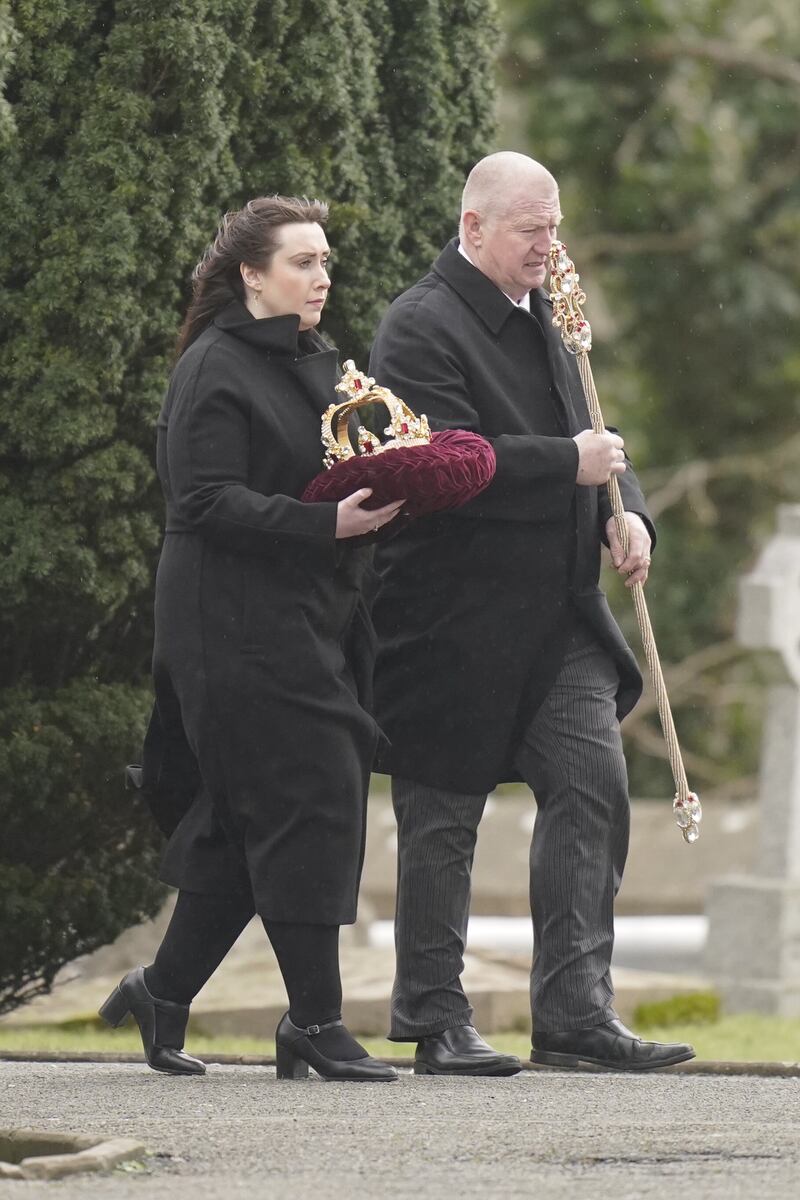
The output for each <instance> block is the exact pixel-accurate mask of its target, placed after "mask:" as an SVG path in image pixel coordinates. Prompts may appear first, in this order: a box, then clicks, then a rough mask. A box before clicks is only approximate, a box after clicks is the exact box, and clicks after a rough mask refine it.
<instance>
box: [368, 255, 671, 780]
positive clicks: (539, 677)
mask: <svg viewBox="0 0 800 1200" xmlns="http://www.w3.org/2000/svg"><path fill="white" fill-rule="evenodd" d="M370 374H371V375H374V376H375V378H376V379H377V381H378V383H380V384H382V385H383V386H385V387H389V388H391V389H392V391H394V392H395V393H396V394H397V395H398V396H400V397H402V399H403V400H405V401H407V403H408V404H410V405H411V407H412V408H413V410H414V411H415V412H417V413H421V412H424V413H426V414H427V416H428V417H429V418H430V421H431V425H432V427H433V428H436V429H442V428H447V427H458V428H462V429H470V430H472V431H474V432H476V433H481V434H483V435H484V436H485V437H487V438H489V439H490V441H491V442H492V444H493V446H494V449H495V453H496V456H497V474H496V476H495V478H494V480H493V481H492V483H491V484H490V485H489V487H488V488H487V489H486V491H484V492H483V493H481V494H480V495H479V496H477V497H476V498H475V499H474V500H472V501H470V502H469V503H468V504H466V505H465V506H464V507H462V508H460V509H457V510H455V511H453V512H452V513H442V514H438V515H433V516H430V517H425V518H422V519H420V520H418V521H415V522H414V523H413V524H411V525H410V526H409V527H408V528H407V529H406V530H404V531H403V532H401V533H400V534H399V535H398V536H397V537H395V538H394V539H393V540H392V541H391V542H388V543H387V544H386V545H385V546H383V547H382V548H381V549H380V550H379V553H378V556H377V559H376V562H377V563H378V565H379V566H380V568H381V570H382V573H383V583H382V587H381V590H380V593H379V596H378V600H377V602H376V605H375V608H374V620H375V627H376V629H377V632H378V637H379V653H378V660H377V665H376V674H375V713H376V716H377V718H378V720H379V722H380V724H381V728H382V729H383V730H384V731H385V733H386V735H387V737H388V738H389V741H390V742H391V750H388V751H387V752H386V753H383V754H382V755H381V757H380V758H379V769H381V770H385V771H387V772H388V773H390V774H393V775H400V776H404V777H406V778H409V779H414V780H417V781H419V782H422V783H428V784H431V785H433V786H437V787H443V788H448V789H453V790H456V791H460V792H472V793H476V794H478V793H482V792H486V791H490V790H491V789H492V788H493V787H494V786H495V785H496V784H497V783H499V782H502V781H504V780H512V779H518V778H519V775H518V774H517V772H516V770H515V767H514V765H513V764H514V753H515V750H516V748H517V747H518V745H519V741H520V738H521V735H522V732H523V731H524V728H525V726H526V724H527V723H528V722H529V721H530V719H531V717H532V716H533V714H534V712H535V711H536V708H537V706H538V705H539V704H540V702H541V700H542V699H543V698H544V696H545V695H546V694H547V692H548V690H549V688H550V687H551V685H552V683H553V681H554V678H555V675H556V673H557V670H558V667H559V664H560V662H561V658H562V655H563V648H564V642H565V635H566V630H567V627H568V624H569V622H570V621H571V620H574V619H575V618H574V614H575V613H576V612H577V613H578V614H579V619H582V620H583V621H584V622H586V623H588V624H589V625H590V626H591V628H592V629H593V631H594V633H595V636H596V637H597V639H598V640H599V641H600V643H601V644H602V645H603V646H604V647H605V648H606V649H607V650H608V651H609V652H610V653H611V655H612V657H613V659H614V661H615V663H616V665H617V669H618V671H619V678H620V686H619V692H618V695H617V710H618V713H619V715H620V716H623V715H624V714H625V713H626V712H628V711H629V710H630V709H631V708H632V707H633V705H634V704H635V703H636V700H637V699H638V696H639V694H640V691H641V675H640V673H639V670H638V667H637V665H636V660H635V659H634V657H633V654H632V653H631V651H630V649H629V648H628V646H627V645H626V643H625V640H624V638H623V636H622V633H621V632H620V630H619V627H618V625H617V623H616V621H615V620H614V618H613V617H612V615H611V612H610V610H609V607H608V604H607V602H606V598H605V596H604V595H603V593H602V591H601V590H600V588H599V586H598V577H599V571H600V547H601V538H602V537H603V536H604V527H605V522H606V521H607V520H608V518H609V517H610V515H611V509H610V504H609V500H608V495H607V491H606V489H605V488H604V487H603V488H595V487H578V486H577V485H576V482H575V476H576V473H577V464H578V451H577V447H576V445H575V442H574V441H573V437H574V435H575V434H576V433H577V432H578V431H579V430H581V429H588V428H590V427H591V422H590V420H589V414H588V412H587V409H586V401H585V399H584V395H583V389H582V386H581V381H580V376H579V374H578V370H577V365H576V362H575V359H574V358H573V357H572V356H571V355H569V354H568V353H567V352H566V351H565V350H564V348H563V345H562V343H561V338H560V336H559V334H558V332H557V331H556V330H555V329H554V328H553V326H552V308H551V306H550V304H549V299H548V297H547V295H546V293H544V292H543V291H538V292H532V293H531V312H530V313H528V312H525V311H524V310H523V309H521V308H518V307H516V306H515V305H514V304H512V302H511V301H510V300H509V299H508V298H507V297H506V296H504V295H503V293H502V292H501V291H500V290H499V289H498V288H497V287H495V285H494V284H493V283H492V282H491V281H490V280H489V279H488V278H487V277H486V276H485V275H483V274H482V273H481V272H480V271H479V270H477V268H476V267H474V266H473V265H472V264H471V263H470V262H468V261H467V260H466V259H465V258H464V257H463V256H462V255H460V254H459V252H458V244H457V242H451V243H450V244H449V245H448V246H447V247H446V248H445V249H444V250H443V252H442V254H441V255H440V256H439V258H438V259H437V261H436V263H435V265H434V267H433V270H432V271H431V272H430V274H429V275H427V276H426V277H425V278H424V279H422V280H420V282H419V283H417V284H415V285H414V286H413V287H412V288H410V289H409V290H408V291H407V292H405V293H403V295H402V296H400V297H399V298H398V299H397V300H395V302H394V304H393V305H392V306H391V308H390V309H389V311H388V312H387V314H386V315H385V317H384V318H383V321H382V322H381V325H380V328H379V330H378V333H377V337H376V340H375V345H374V347H373V353H372V357H371V359H370ZM620 487H621V490H622V496H623V501H624V503H625V507H626V508H627V509H629V510H632V511H634V512H638V513H639V514H641V515H642V516H643V517H644V519H645V520H646V521H647V522H648V524H649V518H648V517H647V509H646V506H645V502H644V497H643V496H642V493H641V491H640V489H639V485H638V483H637V481H636V477H635V476H634V474H633V471H632V470H630V469H629V470H627V471H626V472H625V474H624V475H622V476H620ZM651 533H652V535H653V537H655V533H654V531H653V530H652V527H651Z"/></svg>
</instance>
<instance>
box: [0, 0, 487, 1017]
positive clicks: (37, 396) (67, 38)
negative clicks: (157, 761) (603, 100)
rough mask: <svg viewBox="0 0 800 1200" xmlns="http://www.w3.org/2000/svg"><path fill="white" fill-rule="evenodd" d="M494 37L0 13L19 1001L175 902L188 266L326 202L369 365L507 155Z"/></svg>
mask: <svg viewBox="0 0 800 1200" xmlns="http://www.w3.org/2000/svg"><path fill="white" fill-rule="evenodd" d="M492 37H493V33H492V24H491V14H490V5H489V4H488V2H487V0H470V2H469V3H467V4H460V5H457V4H454V3H448V2H445V0H403V2H400V0H397V2H395V0H392V2H389V0H371V2H370V0H317V2H315V3H312V2H311V0H269V2H266V0H191V2H190V0H174V2H173V3H170V4H163V3H157V2H156V0H122V2H120V3H116V4H111V3H108V2H107V0H105V2H103V0H71V2H70V3H69V4H64V3H63V2H62V0H12V2H11V3H10V4H9V3H5V2H4V0H0V85H1V86H2V96H3V99H2V103H0V149H1V150H2V159H1V160H0V229H2V231H3V233H2V238H1V239H0V381H1V383H2V390H0V680H1V681H2V684H0V687H1V688H2V689H4V690H0V713H2V725H1V726H0V818H2V821H3V828H4V837H3V842H2V846H3V849H2V852H0V853H1V854H2V858H0V867H2V884H0V887H2V889H3V891H2V897H1V899H2V905H3V910H2V911H3V918H4V919H3V924H4V926H5V925H6V924H7V920H6V918H8V919H9V920H11V921H12V923H14V922H16V923H17V924H18V932H19V936H16V933H15V935H14V936H13V937H8V938H6V937H5V936H4V939H3V942H2V945H1V946H0V997H5V999H2V1000H0V1004H5V1005H6V1006H13V1005H14V1004H15V1003H18V1002H19V1000H20V998H23V997H25V996H29V995H31V994H33V993H34V992H35V991H37V990H40V989H46V988H47V987H48V986H49V983H50V981H51V979H52V976H53V974H54V972H55V970H56V969H57V968H58V967H59V966H60V965H62V964H63V963H64V962H66V961H68V960H69V959H70V958H71V957H73V956H74V955H75V954H77V953H83V952H84V951H85V950H87V949H91V948H92V947H93V946H95V945H99V944H101V943H102V942H103V941H107V940H110V939H112V938H113V937H115V936H116V934H117V933H119V932H120V931H121V930H122V929H123V928H125V927H126V925H128V924H129V923H130V922H132V921H136V920H139V919H141V918H142V917H143V916H144V915H146V914H147V913H149V912H151V911H152V910H153V908H154V906H155V905H156V903H157V901H158V896H159V892H158V889H157V888H156V887H154V885H153V884H152V883H151V875H152V872H153V868H154V863H155V857H156V853H157V847H156V846H155V844H154V842H153V839H152V837H151V835H150V832H149V829H150V826H149V822H147V823H145V825H143V826H140V825H139V817H140V814H139V813H138V810H137V809H136V808H135V807H131V806H130V805H128V804H127V803H126V801H125V800H123V797H122V795H121V793H120V790H119V787H118V783H117V780H118V779H119V770H120V766H121V764H122V763H124V761H125V759H126V758H127V756H128V755H129V754H130V753H131V752H132V750H133V748H134V747H135V746H136V744H137V743H138V741H139V739H140V737H141V733H142V726H143V720H144V714H145V710H146V707H147V705H146V703H145V695H146V692H143V691H142V689H143V688H144V689H146V680H147V675H148V659H149V653H150V646H151V640H152V623H151V616H150V608H151V591H152V579H153V570H154V565H155V559H156V555H157V550H158V544H159V525H160V518H161V507H162V502H161V497H160V494H159V491H158V488H157V485H156V482H155V478H154V472H153V461H152V460H153V442H154V425H155V420H156V417H157V414H158V410H159V407H160V403H161V398H162V395H163V391H164V387H165V383H166V377H167V374H168V370H169V364H170V360H171V355H172V348H173V345H174V340H175V335H176V331H177V328H178V326H179V324H180V319H181V315H182V311H183V309H184V306H185V302H186V300H187V298H188V292H189V289H188V279H189V274H190V271H191V268H192V267H193V265H194V263H195V262H196V261H197V259H198V257H199V255H200V253H201V251H202V249H203V247H204V245H205V244H206V243H207V242H208V241H209V239H210V237H211V236H212V234H213V231H214V229H215V226H216V223H217V220H218V218H219V216H220V214H221V213H222V212H224V211H225V210H226V209H229V208H233V207H237V206H239V205H240V204H241V203H242V202H243V201H245V200H246V199H248V198H249V197H251V196H253V195H257V194H261V193H264V192H276V191H277V192H286V193H290V194H291V193H300V194H303V193H305V194H307V195H318V196H320V197H323V198H325V199H327V200H329V201H331V202H332V206H333V207H332V220H331V226H330V231H329V232H330V238H331V242H332V245H333V247H334V251H335V255H336V258H337V260H338V266H337V272H336V276H335V287H334V291H333V300H332V303H331V306H330V319H329V320H328V321H327V322H326V328H327V330H328V332H329V333H331V334H332V336H333V337H334V339H335V340H336V341H337V342H338V343H339V344H340V345H341V346H342V349H343V351H345V352H346V353H347V354H348V355H351V354H352V355H353V356H355V357H356V358H357V359H358V360H359V361H360V362H362V363H363V362H364V361H365V360H366V356H367V349H368V344H369V340H370V338H371V334H372V331H373V329H374V326H375V324H376V322H377V319H378V317H379V315H380V313H381V312H382V310H383V307H384V306H385V304H386V303H387V302H388V301H389V300H390V299H391V298H392V296H393V295H394V294H395V293H396V292H398V291H400V290H401V289H402V288H403V287H404V286H406V285H407V284H408V282H409V281H410V280H412V279H413V278H415V277H416V276H417V275H418V274H420V273H421V272H422V271H423V270H425V269H426V268H427V266H428V265H429V260H430V257H431V255H432V253H433V252H434V250H435V249H436V248H438V245H439V243H440V242H441V240H442V239H443V238H444V237H445V236H446V235H447V234H449V232H450V231H451V230H452V229H454V228H455V224H456V219H457V213H458V190H459V187H460V184H461V180H462V178H463V175H464V173H465V171H466V170H467V169H468V168H469V166H470V165H471V164H472V162H473V161H474V160H475V159H476V158H477V157H479V156H480V154H482V153H483V152H484V151H485V150H486V148H487V147H486V139H487V137H488V133H489V130H490V127H491V115H490V114H491V105H492V83H491V77H490V71H489V62H490V54H491V49H492ZM423 39H424V43H425V45H424V52H423V50H422V40H423ZM417 147H418V148H419V149H418V152H417ZM76 756H78V757H76ZM145 829H146V832H145ZM7 831H8V836H6V832H7ZM48 831H51V832H52V834H53V838H52V839H51V837H50V836H49V833H48ZM25 914H27V916H26V915H25Z"/></svg>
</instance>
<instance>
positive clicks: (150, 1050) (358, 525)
mask: <svg viewBox="0 0 800 1200" xmlns="http://www.w3.org/2000/svg"><path fill="white" fill-rule="evenodd" d="M326 217H327V207H326V206H325V205H324V204H321V203H318V202H317V201H308V200H305V199H303V200H298V199H287V198H284V197H280V196H273V197H262V198H259V199H256V200H251V201H250V203H249V204H247V205H246V206H245V207H244V208H243V209H242V210H241V211H239V212H234V213H229V214H228V215H227V216H226V217H225V219H224V221H223V223H222V225H221V227H220V229H219V232H218V234H217V237H216V239H215V241H214V243H213V244H212V245H211V246H210V247H209V248H208V250H207V251H206V253H205V254H204V256H203V258H202V260H201V262H200V263H199V265H198V266H197V268H196V269H195V272H194V275H193V281H194V299H193V302H192V305H191V307H190V309H189V312H188V314H187V317H186V320H185V323H184V325H183V328H182V330H181V335H180V341H179V346H178V350H179V355H180V357H179V360H178V363H177V365H176V367H175V370H174V373H173V375H172V379H171V381H170V386H169V390H168V393H167V398H166V401H165V403H164V407H163V409H162V412H161V416H160V418H159V424H158V442H157V463H158V474H159V478H160V480H161V484H162V487H163V489H164V494H165V497H166V507H167V520H166V534H165V538H164V547H163V551H162V555H161V561H160V563H159V567H158V576H157V581H156V609H155V623H156V636H155V649H154V657H153V664H154V680H155V690H156V706H155V711H154V718H153V722H151V727H150V730H149V731H148V737H147V741H146V744H145V762H144V774H145V780H144V782H145V787H146V789H148V790H149V791H150V792H151V803H152V804H153V805H154V806H155V808H156V812H157V816H159V819H160V822H161V824H162V827H164V828H165V829H167V830H168V831H169V830H173V831H172V834H171V837H170V840H169V842H168V845H167V849H166V852H165V856H164V861H163V864H162V876H161V877H162V879H163V880H164V882H166V883H169V884H172V885H173V886H175V887H177V888H178V889H179V893H178V897H177V901H176V905H175V910H174V914H173V916H172V919H171V922H170V925H169V928H168V929H167V932H166V935H165V937H164V940H163V942H162V944H161V946H160V948H159V950H158V952H157V954H156V957H155V960H154V962H153V963H152V964H151V965H150V966H148V967H144V968H142V967H139V968H137V969H136V970H134V971H131V972H129V974H128V975H126V976H125V978H124V979H123V980H122V982H121V983H120V985H119V987H118V988H117V989H115V991H114V992H113V993H112V995H111V996H110V997H109V998H108V1000H107V1001H106V1003H105V1004H104V1005H103V1007H102V1009H101V1015H102V1016H103V1017H104V1018H105V1019H106V1020H107V1021H108V1022H109V1023H110V1024H112V1025H118V1024H120V1023H121V1022H122V1021H123V1020H125V1019H126V1017H127V1016H128V1014H129V1013H132V1014H133V1016H134V1017H135V1019H136V1021H137V1022H138V1024H139V1028H140V1030H141V1033H142V1039H143V1042H144V1047H145V1053H146V1056H147V1061H148V1063H149V1064H150V1066H151V1067H154V1068H155V1069H156V1070H161V1071H168V1072H171V1073H175V1074H201V1073H202V1072H203V1071H204V1070H205V1067H204V1065H203V1064H202V1063H201V1062H199V1061H198V1060H197V1059H194V1058H191V1057H189V1056H188V1055H186V1054H185V1053H184V1052H183V1049H182V1047H183V1037H184V1032H185V1029H186V1022H187V1020H188V1016H189V1005H190V1003H191V1001H192V999H193V998H194V996H195V995H196V994H197V992H198V991H199V990H200V988H201V987H202V986H203V985H204V984H205V982H206V981H207V980H208V979H209V978H210V976H211V974H212V973H213V972H214V970H215V969H216V967H217V966H218V965H219V963H220V962H221V961H222V959H223V958H224V956H225V954H226V953H227V952H228V950H229V949H230V947H231V946H232V945H233V943H234V941H235V940H236V938H237V937H238V936H239V934H240V933H241V931H242V929H243V928H244V926H245V925H246V924H247V922H248V921H249V920H250V918H251V917H252V916H253V914H254V913H258V915H259V916H260V917H261V919H262V921H263V923H264V926H265V929H266V932H267V935H268V937H269V939H270V942H271V943H272V946H273V949H274V951H275V955H276V957H277V960H278V963H279V966H280V969H281V972H282V975H283V978H284V981H285V984H286V990H287V993H288V996H289V1011H288V1013H287V1014H286V1016H284V1018H283V1019H282V1020H281V1022H280V1025H279V1026H278V1030H277V1034H276V1042H277V1063H278V1077H279V1078H299V1077H301V1076H305V1075H307V1074H308V1066H309V1064H310V1065H311V1066H313V1067H314V1069H315V1070H316V1071H317V1072H319V1074H321V1075H323V1076H325V1077H326V1078H330V1079H334V1078H335V1079H372V1080H390V1079H395V1078H396V1077H397V1076H396V1073H395V1072H394V1071H393V1070H392V1069H391V1068H389V1067H386V1066H384V1065H383V1064H382V1063H379V1062H376V1061H375V1060H374V1059H372V1058H370V1057H368V1055H367V1053H366V1051H365V1050H364V1048H363V1047H362V1046H360V1045H359V1044H358V1042H356V1041H355V1040H354V1038H353V1037H352V1036H351V1035H350V1034H349V1033H348V1031H347V1030H346V1029H345V1027H344V1026H343V1025H342V1022H341V1000H342V994H341V982H340V978H339V951H338V937H339V926H340V925H342V924H349V923H352V922H353V921H354V920H355V918H356V900H357V893H358V883H359V877H360V872H361V863H362V857H363V849H364V828H365V811H366V794H367V786H368V781H369V773H370V768H371V765H372V760H373V755H374V751H375V747H376V742H377V739H378V737H379V730H378V728H377V726H376V725H375V722H374V721H373V720H372V718H371V717H370V716H369V714H368V713H367V711H366V710H365V708H364V707H363V704H362V701H363V700H364V696H365V692H366V688H367V686H368V680H369V677H370V673H371V661H370V659H371V652H372V627H371V623H370V620H369V616H368V612H367V608H366V606H365V604H364V600H363V598H362V587H363V586H364V584H365V583H366V585H367V586H369V585H370V584H371V580H372V568H371V567H370V565H369V558H370V551H369V549H368V548H366V547H365V546H364V545H363V544H354V542H353V539H356V538H359V537H361V536H362V535H364V534H367V533H370V532H372V531H374V530H377V529H379V528H380V526H381V525H383V524H385V523H386V522H388V521H390V520H391V519H392V518H393V517H394V516H395V515H396V513H397V512H398V510H399V508H400V505H401V503H402V502H398V503H395V504H390V505H387V506H386V507H385V508H380V509H375V510H372V511H367V510H365V509H364V508H363V506H362V505H363V501H364V500H366V499H367V498H368V496H369V494H370V493H369V491H368V490H366V489H362V490H361V491H359V492H356V493H355V494H354V495H352V496H350V497H348V498H347V499H346V500H343V501H341V502H340V503H339V504H335V503H330V504H303V503H301V502H300V501H299V499H298V497H299V496H300V495H301V493H302V491H303V489H304V487H305V486H306V484H307V483H308V481H309V480H310V479H311V478H312V477H313V476H314V475H316V474H317V472H318V471H319V470H320V467H321V458H322V445H321V442H320V418H321V415H322V413H323V412H324V410H325V409H326V408H327V406H328V405H329V404H330V403H331V402H332V401H335V400H336V399H337V396H336V393H335V391H334V387H335V383H336V379H337V361H336V352H335V351H334V350H331V349H329V348H328V347H327V346H326V344H325V342H323V340H322V338H321V337H320V336H319V335H318V334H317V333H316V331H315V327H316V326H317V325H318V324H319V320H320V317H321V314H322V310H323V307H324V305H325V301H326V299H327V295H328V289H329V287H330V280H329V278H328V272H327V263H328V256H329V253H330V252H329V249H328V244H327V241H326V238H325V234H324V231H323V228H322V226H323V224H324V222H325V219H326ZM186 793H188V795H187V794H186ZM176 797H177V800H176ZM159 798H160V799H159ZM160 802H163V805H164V807H163V809H162V810H160V812H159V809H158V805H159V803H160ZM170 805H171V806H172V811H169V812H168V811H167V809H168V807H169V806H170ZM176 805H177V811H175V808H176Z"/></svg>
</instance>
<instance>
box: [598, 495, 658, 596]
mask: <svg viewBox="0 0 800 1200" xmlns="http://www.w3.org/2000/svg"><path fill="white" fill-rule="evenodd" d="M625 524H626V525H627V526H628V553H627V555H626V554H625V553H624V552H623V549H622V546H621V545H620V541H619V538H618V537H617V526H616V523H615V521H614V518H613V517H609V519H608V520H607V521H606V537H607V538H608V546H609V549H610V550H611V561H612V562H613V564H614V566H615V567H616V568H617V570H618V571H619V573H620V575H627V576H628V578H627V579H626V580H625V587H633V585H634V584H635V583H646V582H647V573H648V571H649V570H650V534H649V533H648V532H647V526H646V525H645V523H644V521H643V520H642V518H641V517H640V516H639V514H638V513H634V512H626V513H625Z"/></svg>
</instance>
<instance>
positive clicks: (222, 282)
mask: <svg viewBox="0 0 800 1200" xmlns="http://www.w3.org/2000/svg"><path fill="white" fill-rule="evenodd" d="M327 219H328V206H327V204H324V203H323V202H322V201H320V200H308V199H307V198H306V197H305V196H303V197H302V198H299V197H297V196H258V197H257V198H256V199H255V200H249V201H248V202H247V204H245V206H244V208H240V209H239V210H238V211H236V212H229V213H226V214H225V216H224V217H223V218H222V222H221V224H220V227H219V229H218V230H217V236H216V237H215V238H214V241H213V242H212V243H211V245H210V246H208V247H207V248H206V250H205V252H204V254H203V257H202V258H201V259H200V262H199V263H198V264H197V266H196V267H195V269H194V270H193V271H192V292H193V295H192V302H191V304H190V305H189V311H188V312H187V313H186V317H185V319H184V322H183V325H182V326H181V330H180V333H179V334H178V345H177V347H176V357H177V358H180V356H181V354H183V352H184V350H186V349H187V348H188V347H189V346H191V344H192V342H193V341H194V340H195V339H196V338H198V337H199V336H200V334H201V333H202V332H203V330H204V329H205V328H206V326H207V325H210V324H211V322H212V321H213V319H214V317H215V316H216V315H217V313H218V312H219V311H220V309H222V308H224V307H225V305H226V304H228V303H230V301H231V300H234V299H236V300H242V301H243V300H244V281H243V280H242V276H241V272H240V270H239V267H240V265H241V263H246V264H247V265H248V266H251V267H258V268H260V269H261V270H264V269H265V268H266V267H267V266H268V265H269V261H270V259H271V258H272V256H273V254H274V253H275V251H276V250H277V248H278V230H279V229H280V227H281V225H298V224H302V223H304V222H313V223H316V224H317V225H324V224H325V222H326V221H327Z"/></svg>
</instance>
